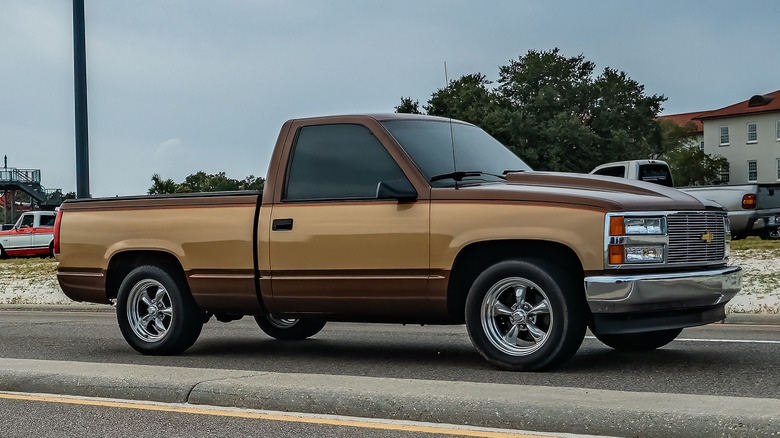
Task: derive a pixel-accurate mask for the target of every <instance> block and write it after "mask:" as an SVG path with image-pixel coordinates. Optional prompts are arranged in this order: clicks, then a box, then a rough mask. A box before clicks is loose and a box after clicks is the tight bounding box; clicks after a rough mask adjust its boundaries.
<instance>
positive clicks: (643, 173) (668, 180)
mask: <svg viewBox="0 0 780 438" xmlns="http://www.w3.org/2000/svg"><path fill="white" fill-rule="evenodd" d="M639 180H640V181H647V182H651V183H655V184H660V185H662V186H666V187H673V186H674V184H673V183H672V174H671V173H670V172H669V167H668V166H666V165H665V164H644V165H642V166H639Z"/></svg>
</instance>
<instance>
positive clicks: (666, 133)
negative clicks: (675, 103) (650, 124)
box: [657, 119, 729, 187]
mask: <svg viewBox="0 0 780 438" xmlns="http://www.w3.org/2000/svg"><path fill="white" fill-rule="evenodd" d="M657 123H658V126H659V129H660V131H661V138H662V143H663V149H664V150H665V152H664V153H663V154H662V155H661V156H660V157H659V158H661V159H662V160H664V161H666V162H667V164H669V169H671V171H672V177H673V179H674V185H675V186H678V187H679V186H694V185H707V184H722V183H723V181H721V179H720V172H721V171H722V170H723V171H728V168H729V162H728V160H727V159H726V158H724V157H721V156H712V155H709V154H705V153H704V151H703V150H701V148H699V145H698V144H697V143H696V141H694V140H692V138H693V137H694V134H695V132H696V130H695V128H694V127H693V126H679V125H678V124H676V123H674V122H672V121H670V120H661V119H659V120H658V122H657Z"/></svg>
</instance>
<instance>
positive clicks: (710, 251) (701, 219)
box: [666, 213, 726, 263]
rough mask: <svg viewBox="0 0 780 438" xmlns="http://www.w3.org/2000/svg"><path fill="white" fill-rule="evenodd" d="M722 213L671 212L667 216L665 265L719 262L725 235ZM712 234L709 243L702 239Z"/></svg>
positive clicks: (721, 257) (723, 249)
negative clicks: (667, 237) (667, 236)
mask: <svg viewBox="0 0 780 438" xmlns="http://www.w3.org/2000/svg"><path fill="white" fill-rule="evenodd" d="M724 217H725V215H724V214H718V213H675V214H670V215H669V216H668V217H667V222H666V223H667V229H668V231H669V254H668V257H667V262H668V263H696V262H716V261H722V260H723V258H724V256H725V254H724V251H725V240H726V232H725V227H724V225H723V218H724ZM708 233H712V237H713V238H712V241H711V242H707V241H706V240H704V239H703V238H702V236H704V235H705V234H708Z"/></svg>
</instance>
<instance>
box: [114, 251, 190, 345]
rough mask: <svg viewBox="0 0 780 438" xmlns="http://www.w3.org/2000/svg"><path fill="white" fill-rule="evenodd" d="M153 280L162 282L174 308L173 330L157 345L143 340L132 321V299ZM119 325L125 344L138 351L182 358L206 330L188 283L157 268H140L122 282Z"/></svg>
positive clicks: (117, 312)
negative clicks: (139, 285) (129, 312)
mask: <svg viewBox="0 0 780 438" xmlns="http://www.w3.org/2000/svg"><path fill="white" fill-rule="evenodd" d="M145 279H152V280H156V281H158V282H160V284H162V285H163V287H165V289H166V290H167V291H168V296H169V297H170V299H171V307H172V308H173V314H174V316H173V319H172V321H171V326H170V328H169V329H168V332H167V333H166V334H165V336H164V337H163V338H162V339H160V340H158V341H155V342H147V341H144V340H143V339H141V338H139V337H138V335H136V334H135V332H133V329H132V328H131V327H130V321H129V320H128V315H127V308H128V302H127V300H128V295H129V294H130V291H131V290H132V288H133V286H135V285H136V284H137V283H138V282H139V281H142V280H145ZM116 316H117V322H118V323H119V329H120V331H121V332H122V336H124V338H125V340H126V341H127V343H128V344H130V346H131V347H133V348H134V349H135V350H136V351H138V352H140V353H144V354H154V355H170V354H178V353H181V352H183V351H184V350H186V349H187V348H189V347H191V346H192V344H194V343H195V341H196V340H197V338H198V336H199V335H200V331H201V329H202V327H203V317H202V312H201V311H200V310H199V309H198V307H197V305H196V304H195V301H194V300H193V299H192V296H191V295H190V293H189V289H188V288H187V286H186V283H185V282H184V281H183V280H181V279H176V278H175V277H174V276H172V275H171V274H169V273H168V272H166V271H165V270H164V269H162V268H160V267H157V266H140V267H138V268H135V269H133V270H132V271H131V272H130V273H129V274H128V275H127V276H126V277H125V279H124V280H123V281H122V284H121V286H120V287H119V293H118V295H117V305H116Z"/></svg>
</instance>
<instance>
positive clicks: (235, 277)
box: [188, 274, 255, 280]
mask: <svg viewBox="0 0 780 438" xmlns="http://www.w3.org/2000/svg"><path fill="white" fill-rule="evenodd" d="M188 277H189V278H208V279H212V280H218V279H221V280H248V279H254V278H255V276H254V275H251V274H249V275H247V274H192V275H189V276H188Z"/></svg>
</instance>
